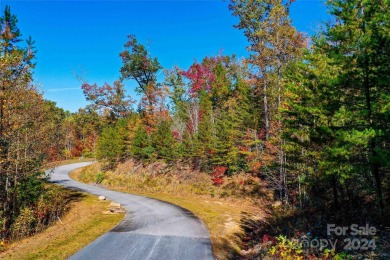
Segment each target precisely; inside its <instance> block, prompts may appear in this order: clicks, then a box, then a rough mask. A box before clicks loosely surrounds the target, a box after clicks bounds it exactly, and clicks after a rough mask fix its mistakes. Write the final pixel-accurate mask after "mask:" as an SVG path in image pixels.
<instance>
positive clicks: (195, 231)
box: [51, 163, 214, 260]
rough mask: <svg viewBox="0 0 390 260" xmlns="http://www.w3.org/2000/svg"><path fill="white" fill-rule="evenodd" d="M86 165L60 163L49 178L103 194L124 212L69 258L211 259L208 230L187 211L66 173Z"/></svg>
mask: <svg viewBox="0 0 390 260" xmlns="http://www.w3.org/2000/svg"><path fill="white" fill-rule="evenodd" d="M88 164H89V163H76V164H70V165H65V166H60V167H58V168H56V169H55V170H54V171H53V172H52V174H51V181H52V182H55V183H58V184H60V185H62V186H65V187H68V188H73V189H78V190H81V191H85V192H88V193H91V194H95V195H103V196H105V197H107V198H108V199H109V200H112V201H115V202H117V203H120V204H121V205H123V207H124V208H125V209H126V211H127V214H126V216H125V217H124V219H123V220H122V221H121V222H120V223H119V224H118V225H117V226H116V227H114V228H113V229H112V230H111V231H109V232H108V233H106V234H104V235H102V236H101V237H99V238H98V239H96V240H95V241H94V242H92V243H91V244H89V245H88V246H86V247H85V248H83V249H82V250H80V251H79V252H77V253H76V254H75V255H73V256H72V257H70V259H83V260H86V259H91V260H92V259H93V260H99V259H102V260H103V259H104V260H106V259H112V260H113V259H134V260H143V259H159V260H170V259H178V260H187V259H188V260H191V259H194V260H195V259H196V260H201V259H214V257H213V253H212V248H211V242H210V238H209V233H208V231H207V229H206V228H205V227H204V225H203V223H202V222H201V221H200V220H199V219H198V218H197V217H195V216H194V215H193V214H192V213H191V212H190V211H188V210H186V209H183V208H181V207H178V206H175V205H172V204H169V203H166V202H162V201H158V200H154V199H149V198H145V197H142V196H136V195H132V194H128V193H122V192H117V191H110V190H106V189H103V188H100V187H96V186H92V185H87V184H83V183H80V182H76V181H74V180H72V179H71V178H70V177H69V176H68V173H69V172H70V171H71V170H73V169H76V168H79V167H82V166H86V165H88Z"/></svg>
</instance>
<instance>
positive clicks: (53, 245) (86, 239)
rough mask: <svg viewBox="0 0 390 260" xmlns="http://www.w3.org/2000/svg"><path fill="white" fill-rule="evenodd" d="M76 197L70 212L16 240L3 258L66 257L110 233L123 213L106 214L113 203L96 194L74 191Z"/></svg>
mask: <svg viewBox="0 0 390 260" xmlns="http://www.w3.org/2000/svg"><path fill="white" fill-rule="evenodd" d="M71 193H73V196H75V197H77V198H78V199H75V200H74V201H73V202H72V205H71V209H70V211H69V212H68V213H67V214H66V215H65V216H64V217H63V219H61V222H62V223H61V222H60V221H57V222H56V223H55V224H54V225H52V226H50V227H49V228H47V229H46V230H45V231H43V232H42V233H40V234H37V235H34V236H32V237H29V238H26V239H23V240H21V241H18V242H15V243H13V244H11V245H9V246H8V249H7V251H5V252H3V253H2V254H0V259H67V258H68V257H69V256H71V255H73V254H74V253H76V252H77V251H79V250H80V249H82V248H83V247H85V246H86V245H88V244H89V243H91V242H92V241H94V240H95V239H96V238H98V237H99V236H101V235H102V234H104V233H106V232H108V231H109V230H110V229H112V228H113V227H114V226H115V225H117V224H118V223H119V221H120V220H121V219H122V218H123V216H124V214H112V215H107V214H103V211H107V209H108V207H109V204H110V202H109V201H99V200H98V199H97V197H96V196H93V195H89V194H85V193H80V192H76V191H71Z"/></svg>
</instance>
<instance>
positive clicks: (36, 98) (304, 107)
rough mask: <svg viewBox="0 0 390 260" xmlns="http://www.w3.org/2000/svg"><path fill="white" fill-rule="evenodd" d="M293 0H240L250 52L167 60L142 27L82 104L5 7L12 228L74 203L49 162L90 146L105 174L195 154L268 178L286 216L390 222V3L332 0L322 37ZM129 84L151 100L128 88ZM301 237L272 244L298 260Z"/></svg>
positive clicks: (4, 194) (1, 112)
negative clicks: (298, 19)
mask: <svg viewBox="0 0 390 260" xmlns="http://www.w3.org/2000/svg"><path fill="white" fill-rule="evenodd" d="M293 4H294V3H293V1H283V0H262V1H259V0H254V1H246V0H230V3H229V10H230V12H231V14H232V15H233V16H235V17H237V18H238V20H239V23H238V24H237V25H236V26H235V27H236V28H237V30H240V31H242V33H243V34H244V35H245V37H246V38H247V41H248V46H247V51H248V56H247V57H245V58H241V57H236V56H235V55H231V56H226V55H224V54H223V53H222V52H221V53H220V54H219V55H217V56H208V57H204V58H203V59H202V60H201V61H194V62H193V64H192V65H191V66H190V67H189V68H180V67H177V66H176V67H173V68H163V67H162V66H161V64H160V63H159V61H158V57H152V56H151V55H150V53H149V51H148V48H146V47H145V45H143V44H142V43H141V42H139V41H138V40H137V37H136V35H129V36H128V38H127V42H125V43H124V46H123V51H122V52H120V53H119V54H118V55H119V57H120V58H121V60H122V66H121V68H120V77H119V78H118V79H117V81H115V82H112V83H106V84H104V85H97V84H94V83H93V82H87V81H83V82H82V84H81V88H82V90H83V93H84V95H85V97H86V99H87V100H88V101H89V102H90V104H89V105H88V106H86V107H85V108H81V109H79V111H78V112H76V113H70V112H68V111H64V110H63V109H62V108H59V107H57V105H56V104H55V103H54V102H52V101H49V100H45V99H44V98H43V93H42V92H41V91H40V90H39V89H38V88H37V87H36V86H35V85H34V84H33V70H34V67H35V62H36V61H35V58H34V56H35V48H34V41H33V40H32V38H31V37H30V38H28V39H27V40H26V41H24V40H22V38H21V33H20V31H19V29H18V25H17V17H16V15H15V14H13V13H12V12H11V10H10V8H9V7H6V8H5V10H2V14H1V17H0V26H1V34H0V75H1V77H0V170H1V175H0V201H1V207H0V239H11V238H12V239H15V238H17V237H19V236H25V235H30V234H33V233H34V232H36V231H38V230H40V229H42V228H43V226H44V225H48V224H49V223H51V222H53V221H55V220H56V219H55V217H56V216H57V215H58V214H62V211H64V209H63V205H62V204H61V195H60V194H57V193H56V191H55V190H52V189H51V188H48V187H47V186H46V184H45V183H46V178H47V176H46V174H45V172H44V171H43V170H42V169H43V167H44V165H45V164H46V163H48V162H53V161H58V160H64V159H70V158H76V157H77V158H78V157H91V158H97V159H98V160H99V162H100V163H102V165H103V170H104V171H109V170H115V169H116V168H117V167H118V165H121V164H123V163H124V162H126V161H127V160H129V159H130V158H131V159H132V160H134V161H136V162H139V163H141V164H142V165H149V164H152V163H155V162H159V161H163V162H165V163H166V164H168V165H175V164H177V163H180V164H183V165H184V164H185V165H188V166H190V167H191V169H194V170H197V171H201V172H204V173H207V174H208V175H209V178H210V180H209V181H210V183H212V185H214V186H216V187H218V186H222V185H223V184H224V183H226V182H227V180H228V179H229V178H232V177H234V176H242V175H245V176H255V177H256V178H258V180H259V181H260V182H262V183H265V185H266V188H267V190H268V191H270V192H271V193H272V200H273V202H278V203H279V205H280V210H281V211H282V213H280V212H279V213H280V214H282V217H280V218H278V219H277V220H276V219H273V220H272V221H273V222H272V221H271V220H270V221H271V222H272V223H273V224H274V225H275V226H277V225H284V224H283V222H285V223H287V222H288V223H292V224H293V225H303V226H308V227H310V228H312V227H313V226H316V224H318V223H321V224H324V223H336V224H338V225H349V224H351V223H356V224H359V225H365V224H367V223H369V224H372V225H375V226H376V227H378V229H382V230H385V228H386V227H389V224H390V223H389V218H388V215H389V214H390V2H389V1H387V0H382V1H364V0H352V1H343V0H334V1H328V2H327V7H328V11H329V13H330V14H331V15H332V17H333V22H329V23H326V24H324V27H323V30H322V31H321V32H320V33H318V34H316V35H315V36H313V37H311V38H309V37H307V36H306V35H305V34H303V33H302V32H299V31H297V30H296V28H295V27H294V26H293V25H292V21H291V18H290V14H289V7H290V5H293ZM38 62H39V61H38ZM160 72H161V73H163V74H162V75H164V77H163V79H161V77H158V75H159V73H160ZM128 81H134V82H136V83H137V87H136V89H135V91H136V93H137V94H138V96H137V97H138V98H137V97H131V96H129V95H128V94H127V92H128V91H126V87H125V84H126V82H128ZM242 185H245V184H242ZM54 193H55V194H54ZM53 194H54V195H53ZM48 205H51V206H48ZM59 212H61V213H59ZM287 212H288V213H287ZM291 212H294V213H293V214H292V215H291ZM39 214H44V217H41V218H39V217H36V216H37V215H39ZM283 216H285V218H284V217H283ZM29 217H31V218H32V219H31V220H28V218H29ZM297 221H301V222H304V223H303V224H302V223H301V224H297V223H298V222H297ZM271 222H269V223H271ZM21 223H28V224H27V227H26V225H22V224H21ZM264 225H265V224H264V222H259V223H252V222H251V224H250V225H249V224H248V225H247V226H246V227H247V229H248V230H247V231H248V234H249V233H250V234H252V236H254V237H253V238H252V239H254V240H256V239H257V240H259V239H260V240H261V239H262V240H263V241H264V234H271V233H270V232H271V231H270V230H265V229H266V227H264ZM32 227H33V229H34V230H36V231H32V230H31V228H32ZM324 227H325V228H326V224H325V226H324ZM322 228H323V227H322ZM253 229H260V230H263V229H264V230H263V231H261V232H260V234H256V235H253ZM311 230H314V229H311ZM279 231H280V230H279ZM266 232H268V233H266ZM312 232H314V231H312ZM318 232H319V234H321V232H324V231H323V230H321V231H318ZM280 233H283V232H282V231H280ZM273 235H274V236H275V237H276V236H277V235H280V234H273ZM282 235H285V236H287V237H288V238H291V237H292V236H293V235H291V234H290V232H289V231H287V232H284V234H282ZM282 238H283V237H282ZM288 245H289V244H288V243H287V242H286V241H285V240H283V239H278V242H276V245H275V246H274V247H272V250H270V251H268V254H271V255H273V256H276V257H280V258H283V259H284V258H285V257H286V252H287V251H288V252H289V254H290V256H291V257H292V258H287V257H286V258H285V259H298V258H296V257H298V256H301V255H302V252H300V251H299V250H296V249H291V250H290V249H288ZM291 247H292V246H291ZM286 248H287V249H286ZM316 254H317V257H320V256H319V254H320V253H318V252H317V253H316ZM302 259H303V258H302ZM340 259H341V258H340Z"/></svg>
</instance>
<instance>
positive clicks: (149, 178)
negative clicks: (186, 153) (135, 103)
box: [71, 161, 265, 259]
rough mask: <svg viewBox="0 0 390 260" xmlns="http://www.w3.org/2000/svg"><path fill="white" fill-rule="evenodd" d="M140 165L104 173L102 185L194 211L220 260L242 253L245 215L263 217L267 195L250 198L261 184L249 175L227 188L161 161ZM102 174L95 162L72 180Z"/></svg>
mask: <svg viewBox="0 0 390 260" xmlns="http://www.w3.org/2000/svg"><path fill="white" fill-rule="evenodd" d="M138 166H139V165H138V164H137V163H134V162H133V161H127V162H126V163H124V164H121V165H119V166H118V168H117V169H116V171H115V172H112V171H108V172H105V173H104V174H103V175H104V179H103V181H102V185H104V186H106V187H109V188H111V189H114V190H120V191H125V192H130V193H133V194H139V195H144V196H147V197H151V198H156V199H159V200H163V201H167V202H171V203H173V204H176V205H179V206H181V207H183V208H186V209H188V210H190V211H192V212H193V213H194V214H195V215H197V216H198V217H199V218H200V219H201V220H202V221H203V222H204V223H205V225H206V226H207V228H208V230H209V232H210V237H211V240H212V244H213V250H214V254H215V257H216V258H217V259H226V258H227V257H228V254H229V252H239V251H240V250H241V248H240V236H241V235H242V234H243V233H242V230H241V228H240V225H239V223H240V219H241V214H242V212H247V213H249V214H252V215H253V216H254V217H256V218H260V217H262V215H263V212H262V211H261V208H262V202H261V198H262V197H264V196H265V195H263V196H260V195H259V196H258V195H256V196H248V194H251V193H255V192H257V193H258V194H261V185H260V184H258V183H257V182H256V181H255V180H253V179H251V178H248V177H247V176H246V177H245V176H239V177H236V178H232V179H230V180H228V181H227V182H226V184H225V185H224V186H222V187H216V186H214V185H213V184H212V182H211V179H210V176H209V175H207V174H205V173H202V172H198V171H193V170H191V169H189V168H186V167H183V166H178V165H175V166H167V165H165V164H164V163H161V162H159V163H155V164H152V165H148V166H146V167H143V166H140V167H138ZM137 167H138V168H137ZM99 172H101V168H100V164H99V163H96V164H93V165H91V166H88V167H85V168H83V169H79V170H76V171H74V172H72V173H71V177H72V178H74V179H76V180H79V181H82V182H86V183H95V182H96V176H97V174H98V173H99ZM251 182H253V183H251ZM240 183H241V184H240ZM244 183H246V185H244Z"/></svg>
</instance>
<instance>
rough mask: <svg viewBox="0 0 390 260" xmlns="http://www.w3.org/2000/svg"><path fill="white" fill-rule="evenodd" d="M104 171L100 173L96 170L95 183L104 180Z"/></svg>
mask: <svg viewBox="0 0 390 260" xmlns="http://www.w3.org/2000/svg"><path fill="white" fill-rule="evenodd" d="M104 177H105V176H104V173H102V172H98V173H97V174H96V183H97V184H101V183H102V181H103V180H104Z"/></svg>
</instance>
